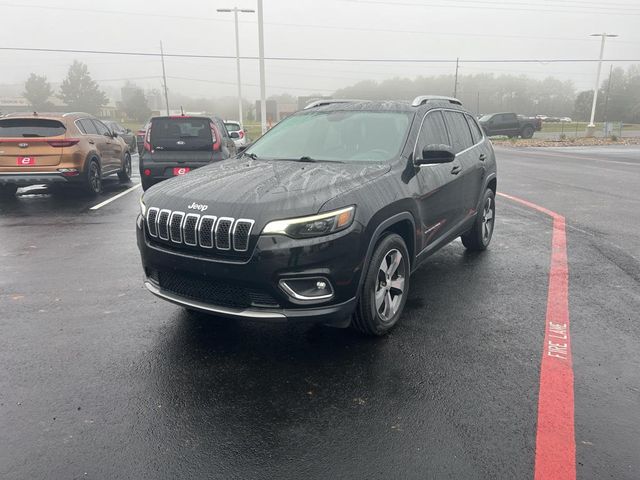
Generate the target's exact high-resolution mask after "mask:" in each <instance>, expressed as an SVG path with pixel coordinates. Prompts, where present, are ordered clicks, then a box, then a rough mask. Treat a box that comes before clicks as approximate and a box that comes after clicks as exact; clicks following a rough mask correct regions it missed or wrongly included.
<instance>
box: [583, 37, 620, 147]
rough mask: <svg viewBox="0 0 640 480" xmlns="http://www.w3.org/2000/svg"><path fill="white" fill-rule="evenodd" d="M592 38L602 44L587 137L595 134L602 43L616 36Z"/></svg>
mask: <svg viewBox="0 0 640 480" xmlns="http://www.w3.org/2000/svg"><path fill="white" fill-rule="evenodd" d="M591 36H592V37H601V38H602V42H601V44H600V59H599V60H598V72H597V73H596V86H595V88H594V89H593V104H592V105H591V120H590V121H589V125H587V132H586V133H587V137H593V135H594V134H595V132H596V125H595V123H593V121H594V119H595V116H596V102H597V100H598V88H599V87H600V72H601V71H602V57H603V55H604V42H605V40H606V39H607V37H617V36H618V35H613V34H607V33H592V34H591Z"/></svg>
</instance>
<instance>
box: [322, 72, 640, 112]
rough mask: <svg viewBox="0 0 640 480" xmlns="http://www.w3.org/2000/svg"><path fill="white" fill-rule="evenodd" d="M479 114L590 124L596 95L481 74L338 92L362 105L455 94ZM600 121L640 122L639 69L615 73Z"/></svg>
mask: <svg viewBox="0 0 640 480" xmlns="http://www.w3.org/2000/svg"><path fill="white" fill-rule="evenodd" d="M454 91H455V95H456V97H457V98H459V99H460V100H461V101H462V102H463V104H464V105H465V107H466V108H467V109H468V110H470V111H472V112H475V113H478V114H480V113H494V112H516V113H520V114H523V115H548V116H554V117H566V116H571V117H572V118H573V119H574V120H579V121H587V120H589V116H590V114H591V102H592V101H593V91H592V90H587V91H582V92H576V89H575V86H574V85H573V82H571V81H569V80H567V81H562V80H559V79H557V78H554V77H548V78H545V79H543V80H537V79H533V78H530V77H527V76H525V75H498V76H496V75H494V74H492V73H480V74H476V75H461V76H459V77H458V85H457V86H456V85H455V76H454V75H440V76H432V77H424V76H420V77H417V78H414V79H410V78H393V79H389V80H384V81H381V82H376V81H373V80H365V81H362V82H358V83H356V84H354V85H352V86H350V87H346V88H342V89H340V90H337V91H336V92H335V93H334V96H335V97H337V98H359V99H363V100H383V99H412V98H414V97H416V96H418V95H424V94H425V93H428V94H434V95H447V96H451V95H453V94H454ZM597 103H598V105H597V110H596V112H597V115H596V120H597V121H603V120H605V118H606V119H607V120H609V121H622V122H625V123H640V65H632V66H630V67H629V68H627V69H626V70H624V69H622V68H615V69H613V70H612V71H611V82H610V83H609V79H608V78H606V79H605V80H604V81H603V82H602V84H601V87H600V89H599V91H598V100H597Z"/></svg>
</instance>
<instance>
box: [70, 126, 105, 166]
mask: <svg viewBox="0 0 640 480" xmlns="http://www.w3.org/2000/svg"><path fill="white" fill-rule="evenodd" d="M76 124H77V125H78V128H79V129H80V130H81V131H82V132H83V133H84V134H85V135H87V137H89V140H88V141H89V144H90V145H91V148H92V149H93V150H95V151H96V152H98V155H99V156H100V162H101V163H102V165H103V171H104V168H105V166H107V168H108V165H109V151H108V145H107V142H106V140H105V138H104V136H103V135H100V134H98V129H97V127H96V125H95V124H94V123H93V122H92V121H91V119H90V118H83V119H80V120H77V121H76Z"/></svg>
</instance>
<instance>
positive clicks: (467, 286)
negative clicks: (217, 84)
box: [0, 147, 640, 479]
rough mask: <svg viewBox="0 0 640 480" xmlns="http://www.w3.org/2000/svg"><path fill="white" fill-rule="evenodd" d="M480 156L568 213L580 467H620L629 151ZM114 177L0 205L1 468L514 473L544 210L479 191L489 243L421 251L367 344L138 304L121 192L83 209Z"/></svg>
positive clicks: (634, 422) (629, 434)
mask: <svg viewBox="0 0 640 480" xmlns="http://www.w3.org/2000/svg"><path fill="white" fill-rule="evenodd" d="M497 155H498V162H499V181H498V189H499V190H500V191H503V192H505V193H508V194H511V195H516V196H519V197H522V198H525V199H527V200H530V201H532V202H536V203H538V204H540V205H543V206H545V207H547V208H549V209H551V210H555V211H556V212H558V213H560V214H562V215H565V216H566V218H567V235H568V253H569V275H570V284H569V288H570V291H569V295H570V298H569V302H570V303H569V307H570V316H571V335H572V349H573V366H574V374H575V427H576V447H577V473H578V478H588V479H600V478H615V479H633V478H638V477H639V476H640V474H639V472H640V458H639V455H638V454H639V453H640V318H639V317H640V288H639V287H640V236H639V235H638V232H639V226H638V225H640V214H639V212H640V208H639V207H640V196H639V195H638V192H639V191H640V190H639V187H638V186H639V185H640V149H638V148H637V147H635V148H634V147H625V148H622V147H613V148H605V147H599V148H589V149H586V148H585V149H581V148H563V149H560V148H558V149H544V150H543V149H499V150H497ZM134 171H136V168H134ZM137 181H138V179H136V178H134V182H135V183H137ZM130 186H131V185H124V186H122V185H119V184H118V182H117V180H111V181H109V182H108V183H107V185H106V188H105V194H104V195H103V196H102V197H101V198H100V199H98V200H89V199H87V198H86V197H83V196H81V195H60V196H51V195H49V194H48V193H47V192H46V190H45V189H32V190H29V191H27V192H23V194H22V195H21V196H20V197H18V198H17V199H16V200H15V201H9V202H4V203H2V204H0V364H1V365H2V368H1V369H0V478H3V479H26V478H29V479H76V478H77V479H81V478H82V479H84V478H93V479H105V478H109V479H128V478H136V479H170V478H221V479H222V478H224V479H235V478H237V479H245V478H251V479H253V478H256V479H257V478H260V479H261V478H291V479H298V478H314V479H315V478H320V479H324V478H332V479H338V478H380V479H390V478H402V479H404V478H407V479H410V478H421V479H423V478H455V479H460V478H487V479H489V478H505V479H516V478H517V479H521V478H532V477H533V469H534V455H535V433H536V415H537V398H538V388H539V374H540V359H541V352H542V343H543V338H544V325H545V323H544V322H545V309H546V299H547V285H548V272H549V259H550V240H551V220H550V219H549V218H548V217H545V216H544V215H541V214H539V213H537V212H535V211H532V210H529V209H526V208H524V207H521V206H519V205H518V204H514V203H512V202H510V201H508V200H505V199H503V198H498V217H497V218H498V219H497V224H496V231H495V235H494V238H493V243H492V245H491V247H490V249H489V250H488V251H487V252H485V253H483V254H479V255H478V254H476V255H470V254H468V253H465V251H464V248H463V247H462V245H461V243H460V242H459V241H456V242H454V243H452V244H451V245H449V246H447V247H446V248H444V249H443V250H442V251H440V252H439V253H437V254H436V255H434V256H433V257H431V259H430V260H429V261H428V262H427V264H426V265H425V266H424V267H423V268H421V269H420V270H419V271H418V272H417V273H416V274H415V275H414V276H413V277H412V285H411V292H410V297H409V300H408V302H407V307H406V310H405V313H404V316H403V318H402V319H401V323H400V324H399V325H398V327H397V328H396V329H395V330H394V331H393V332H392V333H391V334H390V335H389V336H387V337H385V338H382V339H369V338H362V337H360V336H359V335H358V334H356V333H354V332H351V331H350V330H338V329H330V328H325V327H308V326H299V325H287V324H283V325H280V324H278V325H273V324H268V325H267V324H261V323H255V322H249V321H247V322H238V321H232V320H227V319H221V318H211V317H206V316H190V315H188V314H186V313H185V312H184V311H183V310H181V309H180V308H179V307H177V306H174V305H171V304H168V303H165V302H163V301H161V300H159V299H156V298H155V297H153V296H151V294H149V293H147V292H146V291H145V290H144V288H143V287H142V282H141V280H142V272H141V267H140V262H139V258H138V252H137V247H136V243H135V225H134V223H135V216H136V214H137V211H138V197H139V194H140V190H135V191H133V192H132V193H129V194H127V195H125V196H124V197H122V198H120V199H118V200H115V201H114V202H113V203H110V204H108V205H106V206H105V207H103V208H100V209H98V210H90V209H89V207H91V206H93V205H95V204H97V203H99V202H100V201H102V200H105V199H108V198H110V197H112V196H113V195H114V194H116V193H118V192H120V191H123V190H125V189H126V188H128V187H130Z"/></svg>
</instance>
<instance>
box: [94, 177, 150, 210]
mask: <svg viewBox="0 0 640 480" xmlns="http://www.w3.org/2000/svg"><path fill="white" fill-rule="evenodd" d="M139 186H140V184H139V183H136V184H135V185H134V186H133V187H131V188H127V189H126V190H125V191H124V192H120V193H119V194H117V195H114V196H113V197H111V198H109V199H107V200H105V201H104V202H101V203H99V204H97V205H94V206H93V207H91V208H90V209H89V210H98V209H99V208H102V207H104V206H105V205H109V204H110V203H111V202H113V201H114V200H117V199H119V198H120V197H124V196H125V195H126V194H127V193H129V192H133V191H134V190H135V189H136V188H138V187H139Z"/></svg>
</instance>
